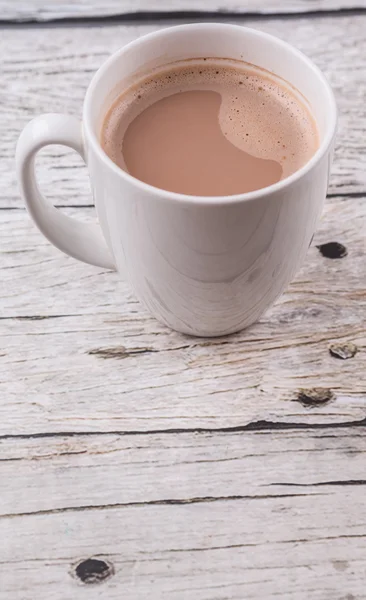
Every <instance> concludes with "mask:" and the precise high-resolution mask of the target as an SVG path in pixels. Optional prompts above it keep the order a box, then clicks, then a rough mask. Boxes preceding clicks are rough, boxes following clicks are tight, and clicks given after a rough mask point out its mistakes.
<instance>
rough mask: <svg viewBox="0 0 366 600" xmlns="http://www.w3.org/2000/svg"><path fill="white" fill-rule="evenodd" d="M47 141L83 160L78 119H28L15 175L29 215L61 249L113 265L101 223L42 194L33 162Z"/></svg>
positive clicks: (55, 116) (50, 116)
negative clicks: (71, 212)
mask: <svg viewBox="0 0 366 600" xmlns="http://www.w3.org/2000/svg"><path fill="white" fill-rule="evenodd" d="M50 144H62V145H63V146H68V147H69V148H72V149H73V150H76V152H78V153H79V154H80V156H81V157H82V159H83V160H84V161H85V156H84V146H83V135H82V128H81V123H80V121H79V120H78V119H76V118H75V117H71V116H67V115H59V114H53V113H50V114H45V115H41V116H39V117H36V118H35V119H33V120H32V121H30V123H28V124H27V125H26V126H25V128H24V130H23V131H22V133H21V135H20V137H19V140H18V144H17V149H16V167H17V175H18V179H19V182H20V187H21V191H22V195H23V197H24V200H25V203H26V206H27V208H28V211H29V213H30V215H31V216H32V218H33V220H34V221H35V223H36V225H37V227H38V228H39V230H40V231H41V232H42V233H43V235H44V236H45V237H46V238H47V239H48V240H49V241H50V242H51V243H52V244H54V245H55V246H56V247H57V248H59V249H60V250H62V252H65V253H66V254H69V255H70V256H72V257H74V258H77V259H78V260H81V261H83V262H86V263H88V264H91V265H95V266H97V267H105V268H107V269H115V268H116V267H115V264H114V261H113V258H112V255H111V253H110V251H109V249H108V247H107V244H106V241H105V239H104V237H103V234H102V231H101V229H100V226H99V225H96V224H89V223H82V222H80V221H77V220H76V219H72V218H71V217H68V216H67V215H64V214H63V213H62V212H61V211H59V210H58V209H57V208H56V207H55V206H53V205H52V204H51V202H50V201H49V200H47V199H46V198H45V197H44V196H43V195H42V194H41V192H40V190H39V187H38V185H37V181H36V177H35V168H34V166H35V165H34V162H35V157H36V155H37V152H39V150H41V148H43V147H44V146H48V145H50Z"/></svg>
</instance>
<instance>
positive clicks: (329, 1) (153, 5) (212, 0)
mask: <svg viewBox="0 0 366 600" xmlns="http://www.w3.org/2000/svg"><path fill="white" fill-rule="evenodd" d="M359 8H366V3H365V0H282V2H281V1H280V0H264V1H261V2H258V0H241V1H240V0H153V1H150V0H105V1H104V2H98V1H97V0H92V1H91V2H90V1H89V0H77V1H76V2H70V1H69V0H62V1H59V0H52V1H50V0H47V1H46V0H31V1H29V2H25V1H24V0H21V1H19V0H17V1H16V2H9V0H1V1H0V11H1V12H0V14H1V19H2V20H3V21H29V20H31V21H39V22H42V21H52V20H54V19H75V18H76V19H82V18H95V17H112V16H123V15H134V14H136V13H137V14H138V13H141V12H142V13H149V14H151V13H154V12H158V13H159V12H160V13H162V12H163V13H174V12H200V11H203V12H216V11H217V12H219V13H224V14H225V13H238V14H253V13H254V14H273V13H290V14H291V13H307V12H323V11H329V10H334V11H337V10H341V9H359Z"/></svg>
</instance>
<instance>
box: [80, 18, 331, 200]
mask: <svg viewBox="0 0 366 600" xmlns="http://www.w3.org/2000/svg"><path fill="white" fill-rule="evenodd" d="M188 29H201V30H209V29H221V30H222V29H225V30H230V29H231V30H233V29H236V30H238V29H239V30H240V31H242V32H243V33H245V32H248V31H249V32H250V34H251V35H257V37H259V38H262V39H263V38H266V39H267V40H269V41H271V42H274V43H275V44H278V45H279V46H282V47H283V48H284V49H286V50H287V51H290V52H291V53H292V54H294V55H295V56H296V57H297V58H299V59H300V60H302V61H303V62H305V63H307V65H308V66H309V67H310V68H311V70H312V71H313V72H314V73H315V75H316V76H317V77H318V79H319V80H320V82H321V83H322V85H323V86H324V89H325V92H326V95H327V101H328V106H329V114H330V121H329V125H328V127H327V131H326V133H325V135H324V139H323V140H322V142H321V144H320V145H319V148H318V149H317V150H316V152H315V153H314V154H313V156H312V157H311V158H310V159H309V160H308V161H307V162H306V163H305V164H304V165H303V166H302V167H301V168H300V169H298V170H297V171H295V172H294V173H292V174H291V175H289V176H288V177H285V178H284V179H281V180H280V181H277V182H276V183H273V184H272V185H269V186H267V187H263V188H259V189H258V190H254V191H252V192H243V193H241V194H233V195H227V196H198V195H197V196H195V195H190V194H181V193H178V192H170V191H168V190H164V189H162V188H158V187H156V186H153V185H150V184H149V183H145V182H144V181H141V180H140V179H137V177H134V176H133V175H131V174H130V173H128V172H127V171H124V170H123V169H121V168H120V167H118V166H117V165H116V164H115V163H114V162H113V161H112V160H111V159H110V158H109V156H108V155H107V154H106V152H105V151H104V150H103V148H102V146H101V143H100V141H99V139H98V137H97V135H96V133H95V131H94V128H93V125H92V123H91V120H92V119H91V102H92V96H93V93H94V91H95V88H96V87H97V85H98V82H99V79H100V78H101V77H102V75H103V74H104V73H105V72H106V71H107V70H108V69H109V68H110V67H111V66H112V64H113V63H114V62H115V61H116V60H117V59H118V58H120V57H121V56H122V55H123V54H124V53H126V52H129V51H130V50H134V49H135V50H136V49H138V47H139V46H141V45H143V44H144V43H145V42H146V41H148V40H151V39H153V38H156V37H160V36H163V35H165V34H166V33H168V34H169V33H170V32H171V31H173V30H175V31H177V30H188ZM314 118H315V117H314ZM336 127H337V106H336V101H335V97H334V93H333V90H332V88H331V86H330V84H329V82H328V80H327V78H326V76H325V75H324V73H323V72H322V71H321V70H320V68H319V67H318V66H317V65H316V64H315V63H314V62H313V61H312V60H311V59H310V58H308V57H307V56H306V54H304V53H303V52H301V50H299V49H298V48H296V47H295V46H292V45H291V44H289V43H288V42H285V41H284V40H282V39H281V38H279V37H277V36H274V35H272V34H269V33H266V32H263V31H261V30H259V29H254V28H252V27H245V26H241V25H235V24H231V23H189V24H183V25H175V26H173V27H164V28H163V29H158V30H156V31H152V32H150V33H148V34H146V35H143V36H141V37H139V38H137V39H135V40H133V41H131V42H129V43H128V44H125V45H124V46H122V47H121V48H120V49H119V50H117V51H116V52H114V53H113V54H112V55H111V56H109V58H108V59H107V60H106V61H105V62H104V63H103V64H102V65H101V66H100V67H99V69H98V70H97V71H96V73H95V74H94V75H93V78H92V80H91V82H90V84H89V86H88V89H87V91H86V95H85V99H84V105H83V131H84V134H86V135H87V138H88V142H89V143H90V144H91V146H92V147H93V149H94V151H95V152H96V154H97V155H98V157H99V159H100V160H101V161H102V162H104V164H106V165H107V166H108V167H109V168H111V169H112V170H113V171H114V172H115V173H116V174H118V176H119V177H122V179H125V180H126V181H127V182H128V183H130V184H132V185H135V186H136V187H138V188H140V189H141V191H143V192H147V193H149V194H150V195H151V194H152V195H154V196H158V197H159V199H160V200H162V199H165V200H169V201H176V202H179V203H181V204H189V205H192V204H197V205H200V206H201V205H207V206H212V205H218V204H219V205H221V204H236V203H241V202H247V201H251V200H257V199H260V198H263V197H267V196H268V195H272V194H275V193H277V192H280V191H282V190H283V189H285V188H287V187H288V186H290V185H292V184H293V183H295V182H297V181H299V180H300V179H302V178H303V177H304V176H305V175H307V174H308V173H309V172H310V171H311V170H312V169H313V168H314V167H315V166H316V165H317V164H318V163H319V161H320V160H321V159H322V158H323V157H324V155H325V154H326V153H327V152H328V151H329V148H330V147H331V144H332V142H333V139H334V136H335V133H336Z"/></svg>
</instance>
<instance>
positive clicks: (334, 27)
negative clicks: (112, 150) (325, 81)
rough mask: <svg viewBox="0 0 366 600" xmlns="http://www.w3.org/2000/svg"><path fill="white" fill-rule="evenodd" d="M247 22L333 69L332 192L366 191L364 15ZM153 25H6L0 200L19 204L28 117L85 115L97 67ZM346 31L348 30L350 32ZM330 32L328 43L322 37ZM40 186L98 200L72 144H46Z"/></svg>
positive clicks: (74, 201)
mask: <svg viewBox="0 0 366 600" xmlns="http://www.w3.org/2000/svg"><path fill="white" fill-rule="evenodd" d="M245 23H246V24H247V25H249V26H256V27H260V29H262V30H264V31H267V32H269V33H272V34H274V35H278V36H280V37H282V38H285V39H286V40H287V41H289V42H290V43H292V44H294V45H296V46H298V47H299V48H300V49H302V50H303V51H304V52H306V53H307V54H308V55H309V56H310V57H311V58H313V59H314V61H315V62H316V63H317V64H318V65H319V66H320V67H321V68H322V69H323V70H324V71H325V73H326V74H327V75H328V77H329V79H330V82H331V84H332V85H333V87H334V90H335V93H336V97H337V101H338V105H339V111H340V119H339V131H338V140H337V148H336V154H335V164H334V167H333V171H332V178H331V185H330V192H331V193H332V194H335V193H342V194H345V193H363V192H366V169H365V167H364V161H363V160H362V155H363V152H364V139H365V137H366V130H365V129H366V125H365V124H366V108H365V102H364V98H365V97H366V79H365V78H364V77H361V76H360V73H362V70H363V64H364V58H363V57H364V56H365V55H366V37H365V35H364V32H365V28H366V15H365V16H353V17H339V18H337V19H333V18H324V19H321V20H320V21H319V22H317V26H316V35H314V25H313V21H311V20H308V19H306V18H296V19H294V20H281V19H278V20H274V21H268V22H261V23H256V22H253V21H245ZM157 28H158V26H151V25H137V26H135V25H131V26H125V25H119V26H117V27H116V26H111V27H102V28H100V27H88V28H80V27H78V28H68V27H67V28H59V29H53V28H52V29H48V28H46V29H29V30H27V29H25V30H22V33H21V34H20V33H19V32H17V33H14V31H13V30H11V29H10V30H3V31H2V35H1V38H0V51H1V56H2V61H3V64H2V75H1V83H2V86H1V90H0V101H1V103H2V107H3V108H2V110H3V111H4V114H6V115H7V118H6V119H2V120H1V123H0V135H1V139H2V160H1V162H0V197H1V201H0V202H1V205H2V206H20V205H22V201H21V199H20V198H19V191H18V186H17V185H16V179H15V172H14V149H15V144H16V140H17V137H18V135H19V133H20V131H21V129H22V127H23V126H24V125H25V123H26V122H27V121H29V120H30V119H31V118H32V117H34V116H36V115H38V114H40V113H42V112H66V113H71V114H76V115H80V114H81V108H82V102H83V97H84V94H85V90H86V88H87V86H88V84H89V82H90V80H91V78H92V75H93V73H94V72H95V71H96V69H97V68H98V67H99V66H100V65H101V64H102V63H103V61H104V60H105V59H106V58H107V56H108V55H109V54H110V53H112V52H113V51H115V50H116V49H117V48H119V47H120V46H121V45H123V44H125V43H127V42H129V41H131V40H132V39H135V38H136V37H138V36H140V35H143V34H145V33H147V32H149V31H152V30H154V29H157ZM345 31H347V35H345V34H344V32H345ZM322 40H326V44H323V43H320V42H321V41H322ZM38 162H39V164H40V166H39V179H40V183H41V185H42V189H44V190H45V192H46V193H47V194H48V196H49V197H50V199H51V200H52V201H53V202H54V203H56V204H59V205H67V204H69V205H81V204H86V205H88V204H89V205H90V204H91V203H92V199H91V193H90V186H89V182H88V177H87V171H86V168H85V167H83V166H82V162H81V159H80V158H79V157H77V156H76V155H75V153H73V152H71V151H66V150H65V149H60V147H58V146H54V147H51V148H48V149H47V150H45V151H43V152H42V157H41V158H39V161H38Z"/></svg>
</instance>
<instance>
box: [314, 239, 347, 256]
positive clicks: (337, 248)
mask: <svg viewBox="0 0 366 600" xmlns="http://www.w3.org/2000/svg"><path fill="white" fill-rule="evenodd" d="M317 248H318V250H319V252H320V254H322V255H323V256H324V257H325V258H343V257H344V256H347V248H346V246H343V244H340V243H339V242H328V243H327V244H320V245H319V246H317Z"/></svg>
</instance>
